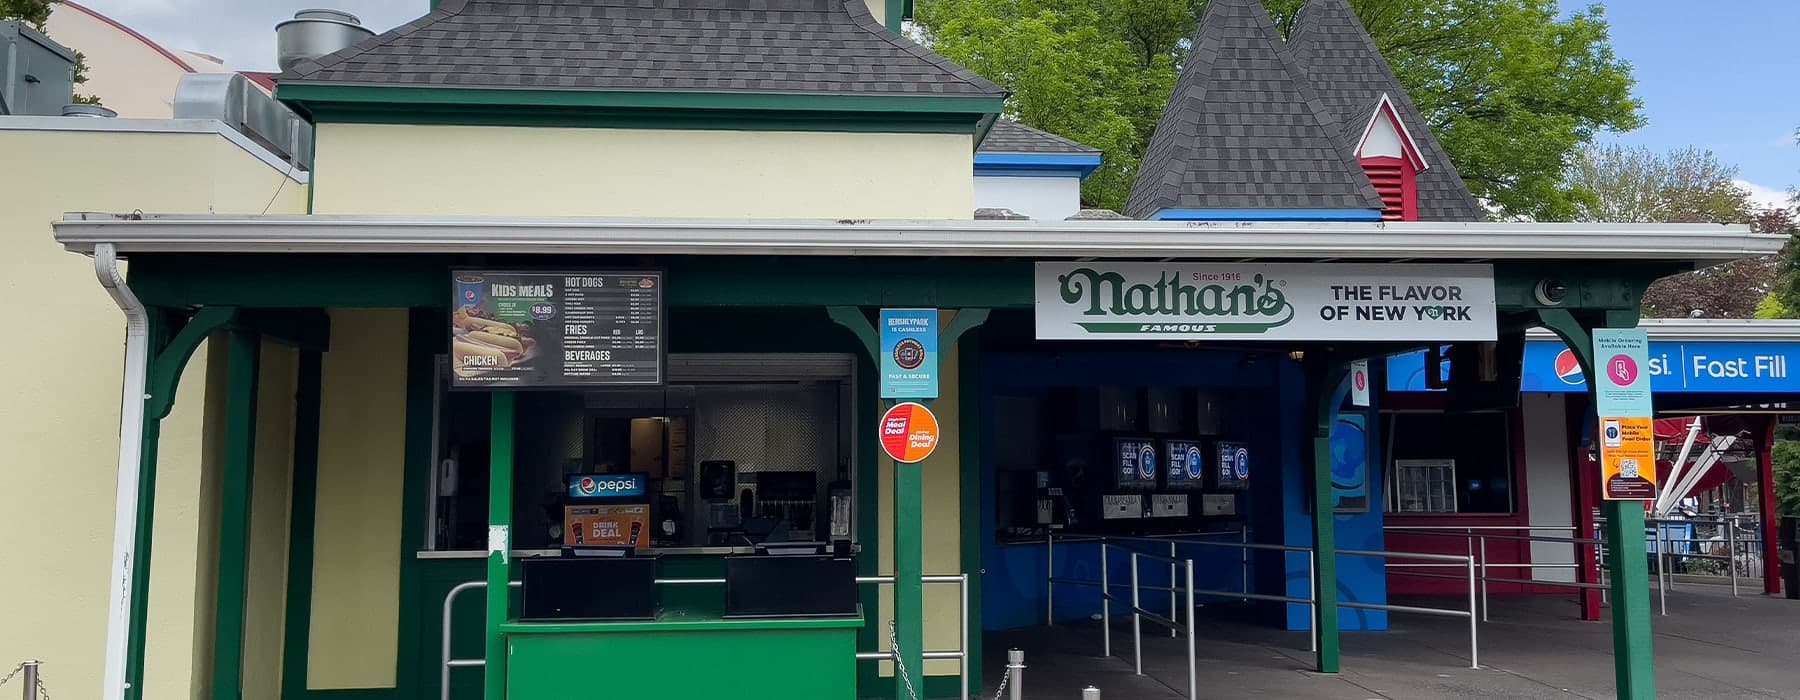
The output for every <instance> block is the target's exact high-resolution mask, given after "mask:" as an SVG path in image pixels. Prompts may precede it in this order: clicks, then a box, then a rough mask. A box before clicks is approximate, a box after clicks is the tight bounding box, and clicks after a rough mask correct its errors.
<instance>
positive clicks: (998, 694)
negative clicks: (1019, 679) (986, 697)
mask: <svg viewBox="0 0 1800 700" xmlns="http://www.w3.org/2000/svg"><path fill="white" fill-rule="evenodd" d="M1010 680H1012V669H1010V668H1009V669H1006V673H1002V674H1000V689H999V690H996V691H994V700H1000V698H1003V697H1005V696H1006V683H1007V681H1010Z"/></svg>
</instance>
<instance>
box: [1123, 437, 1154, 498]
mask: <svg viewBox="0 0 1800 700" xmlns="http://www.w3.org/2000/svg"><path fill="white" fill-rule="evenodd" d="M1112 463H1113V488H1116V489H1119V490H1130V491H1154V490H1155V489H1156V471H1157V468H1158V467H1159V466H1160V465H1159V464H1158V462H1157V458H1156V441H1155V440H1151V439H1147V438H1118V439H1116V440H1113V460H1112Z"/></svg>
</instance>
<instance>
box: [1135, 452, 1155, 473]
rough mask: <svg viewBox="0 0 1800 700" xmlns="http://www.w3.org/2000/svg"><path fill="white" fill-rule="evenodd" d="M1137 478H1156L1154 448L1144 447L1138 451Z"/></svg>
mask: <svg viewBox="0 0 1800 700" xmlns="http://www.w3.org/2000/svg"><path fill="white" fill-rule="evenodd" d="M1138 476H1139V477H1142V478H1144V479H1154V478H1156V447H1154V446H1152V445H1144V446H1143V448H1142V449H1140V450H1138Z"/></svg>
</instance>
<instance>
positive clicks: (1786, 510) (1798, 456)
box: [1770, 439, 1800, 515]
mask: <svg viewBox="0 0 1800 700" xmlns="http://www.w3.org/2000/svg"><path fill="white" fill-rule="evenodd" d="M1770 461H1772V462H1774V465H1773V466H1774V467H1775V510H1776V512H1777V513H1779V514H1781V515H1800V441H1795V440H1791V439H1790V440H1780V441H1777V442H1776V443H1775V448H1774V453H1773V454H1771V455H1770Z"/></svg>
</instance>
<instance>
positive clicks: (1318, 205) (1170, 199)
mask: <svg viewBox="0 0 1800 700" xmlns="http://www.w3.org/2000/svg"><path fill="white" fill-rule="evenodd" d="M1340 133H1341V127H1340V126H1339V125H1338V124H1337V122H1336V120H1335V119H1333V118H1332V116H1331V113H1330V112H1328V111H1326V110H1325V108H1324V107H1323V105H1322V104H1321V103H1320V102H1319V100H1318V98H1317V97H1316V96H1315V95H1314V94H1313V92H1312V90H1311V89H1310V88H1309V87H1308V86H1307V82H1306V77H1305V75H1304V73H1302V72H1301V71H1300V69H1299V67H1298V66H1295V65H1293V63H1292V62H1291V61H1290V59H1289V58H1288V56H1287V52H1286V48H1285V47H1284V46H1283V44H1282V40H1281V35H1280V34H1279V33H1278V32H1277V31H1276V29H1275V23H1274V21H1272V20H1270V19H1269V14H1268V12H1267V11H1265V10H1264V9H1263V7H1262V3H1260V2H1259V1H1258V0H1212V2H1211V3H1209V5H1208V6H1207V9H1206V13H1205V15H1204V16H1203V17H1202V18H1201V21H1200V29H1199V31H1198V32H1197V33H1196V34H1195V35H1194V40H1193V51H1192V53H1191V54H1190V56H1189V59H1188V62H1187V65H1186V66H1185V67H1183V69H1182V72H1181V77H1180V78H1179V79H1177V80H1176V83H1175V92H1174V95H1173V96H1172V97H1171V98H1170V99H1169V104H1168V105H1167V106H1166V107H1165V108H1164V109H1163V114H1162V119H1161V121H1159V122H1158V123H1157V125H1156V133H1155V134H1154V135H1153V136H1152V137H1151V139H1150V145H1149V148H1148V150H1147V152H1146V154H1145V156H1144V160H1143V164H1142V165H1141V166H1140V167H1139V170H1138V174H1137V181H1136V183H1134V185H1133V186H1132V188H1131V196H1130V199H1129V201H1128V203H1127V204H1126V207H1125V213H1126V214H1128V215H1130V216H1132V217H1134V218H1148V217H1151V216H1154V215H1156V213H1157V212H1159V211H1163V210H1166V209H1289V210H1291V209H1307V210H1320V209H1367V210H1375V211H1379V210H1380V209H1381V208H1382V204H1381V197H1380V195H1378V194H1377V193H1376V191H1375V187H1374V185H1372V184H1370V182H1369V178H1368V177H1367V176H1366V175H1364V174H1363V170H1362V166H1361V165H1359V164H1358V163H1357V162H1356V159H1355V156H1354V154H1353V153H1352V151H1351V150H1350V149H1348V148H1345V147H1344V146H1343V142H1342V139H1341V138H1340Z"/></svg>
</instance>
